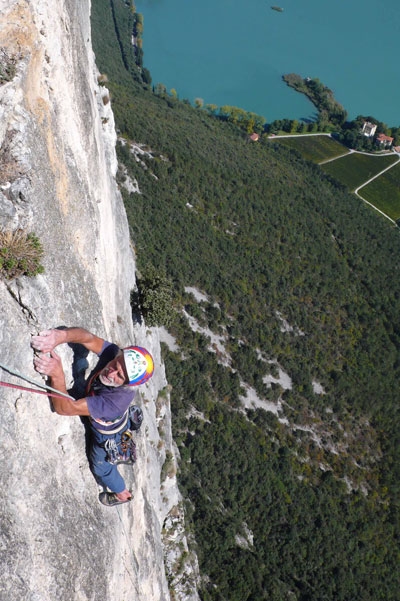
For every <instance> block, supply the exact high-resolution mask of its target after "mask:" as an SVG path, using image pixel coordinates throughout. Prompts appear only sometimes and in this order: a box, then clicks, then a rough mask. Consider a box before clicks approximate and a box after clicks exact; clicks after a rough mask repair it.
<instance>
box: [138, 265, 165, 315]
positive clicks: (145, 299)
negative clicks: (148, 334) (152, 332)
mask: <svg viewBox="0 0 400 601" xmlns="http://www.w3.org/2000/svg"><path fill="white" fill-rule="evenodd" d="M137 287H138V292H137V293H135V292H133V293H132V294H131V305H132V309H133V310H134V311H137V310H139V311H140V312H141V313H142V315H143V317H144V319H145V321H146V324H147V325H149V326H162V325H164V326H168V325H169V324H170V323H171V321H172V317H173V313H174V311H173V295H172V282H171V280H170V279H169V278H167V276H166V275H165V272H160V271H159V270H157V269H156V268H155V267H154V266H153V265H148V266H147V267H146V268H145V270H144V271H143V274H140V275H138V277H137Z"/></svg>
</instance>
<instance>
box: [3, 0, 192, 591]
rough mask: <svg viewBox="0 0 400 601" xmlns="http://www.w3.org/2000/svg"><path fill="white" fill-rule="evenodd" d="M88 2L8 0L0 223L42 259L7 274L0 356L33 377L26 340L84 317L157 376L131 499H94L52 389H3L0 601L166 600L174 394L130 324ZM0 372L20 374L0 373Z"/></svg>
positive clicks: (149, 388)
mask: <svg viewBox="0 0 400 601" xmlns="http://www.w3.org/2000/svg"><path fill="white" fill-rule="evenodd" d="M89 10H90V6H89V2H88V1H85V0H79V1H78V0H57V1H56V2H54V1H53V0H0V49H1V52H0V55H1V56H0V65H1V67H2V68H3V67H5V66H8V67H10V68H9V69H8V70H7V73H6V77H3V78H1V84H0V145H1V150H0V186H1V187H0V228H1V229H11V230H16V229H18V228H20V229H23V230H26V231H28V232H34V233H35V234H36V235H37V236H38V237H39V239H40V240H41V242H42V244H43V248H44V256H43V261H42V262H43V265H44V268H45V271H44V273H43V274H41V275H38V276H36V277H33V278H27V277H20V278H18V279H16V280H14V281H11V282H7V281H0V306H1V314H0V321H1V326H0V342H1V345H0V362H1V363H2V364H3V365H5V366H8V367H10V368H12V369H14V370H17V371H18V372H19V373H22V374H25V375H26V376H28V377H30V378H34V379H36V380H40V379H39V377H38V374H36V373H35V372H34V370H33V365H32V351H31V349H30V346H29V340H30V335H31V334H32V333H35V332H38V331H40V330H41V329H44V328H48V327H57V326H62V325H81V326H83V327H86V328H88V329H89V330H91V331H94V332H95V333H97V334H98V335H99V336H103V337H105V338H108V339H111V340H113V341H114V342H116V343H118V344H121V345H126V344H127V343H132V342H134V343H138V344H142V345H144V346H147V347H148V348H149V349H150V350H151V352H152V353H153V355H154V357H155V362H156V375H155V377H154V378H153V379H152V380H151V381H150V382H149V383H148V384H146V385H145V386H143V387H141V389H140V393H139V396H138V397H137V400H138V404H140V405H141V406H142V408H143V410H144V413H145V420H144V426H143V427H142V430H141V431H140V433H139V434H138V437H137V446H138V462H137V464H136V465H135V467H134V469H132V468H128V467H126V466H123V467H121V468H120V469H121V470H124V475H125V476H126V480H127V483H128V485H129V487H131V488H132V490H133V493H134V500H133V502H132V503H130V504H127V505H122V506H119V507H117V508H113V509H109V508H105V507H104V506H102V505H101V504H100V503H99V502H98V488H97V485H96V484H95V481H94V479H93V477H92V475H91V473H90V471H89V467H88V462H87V458H86V453H85V440H84V429H83V426H82V423H81V421H80V419H79V418H78V417H61V416H58V415H56V414H55V413H52V412H51V409H50V405H49V402H48V399H47V397H46V396H40V395H38V394H31V393H28V392H23V391H19V390H13V389H9V388H2V387H0V396H1V413H0V429H1V442H0V452H1V464H0V466H1V467H0V469H1V480H2V503H1V508H0V516H1V534H0V537H1V538H0V570H1V573H2V577H1V580H0V599H1V601H3V600H4V601H6V600H7V601H9V599H15V600H22V599H23V600H29V601H54V600H55V599H57V600H58V601H75V600H76V601H78V600H79V601H84V600H100V599H101V600H102V601H107V600H110V601H111V600H112V601H125V600H127V599H135V600H137V601H140V600H143V601H144V600H146V601H150V600H157V601H162V600H164V599H166V600H167V599H169V598H170V595H169V591H168V584H167V580H166V577H165V570H164V560H163V544H162V540H161V531H162V528H163V524H164V521H165V519H166V517H167V515H168V514H169V513H170V510H171V508H172V507H174V508H175V507H178V506H179V494H178V491H177V488H176V482H175V476H174V473H175V472H174V471H173V470H172V471H171V472H170V473H168V474H167V475H166V476H165V474H164V476H165V477H166V480H165V481H164V482H163V483H161V480H160V479H161V470H162V466H163V464H164V462H165V458H166V451H170V452H172V450H173V449H172V439H171V436H170V420H169V417H168V416H169V395H168V391H167V390H166V391H165V394H164V393H163V394H162V395H160V394H159V392H160V391H161V390H163V389H165V386H166V381H165V375H164V370H163V366H162V364H161V360H160V351H159V346H160V345H159V340H158V335H157V331H156V330H152V331H149V330H146V329H145V326H144V325H143V324H142V325H138V324H134V323H133V322H132V317H131V310H130V304H129V298H130V291H131V289H132V288H134V286H135V264H134V254H133V251H132V248H131V244H130V239H129V228H128V224H127V220H126V216H125V211H124V207H123V204H122V200H121V197H120V195H119V192H118V190H117V187H116V183H115V179H114V175H115V173H116V157H115V151H114V145H115V131H114V121H113V115H112V111H111V107H110V102H109V98H108V92H107V90H106V88H104V87H99V86H98V85H97V72H96V68H95V63H94V57H93V54H92V49H91V36H90V22H89ZM7 61H8V65H6V63H7ZM3 72H5V71H4V69H3V70H2V71H1V73H3ZM78 350H79V349H73V348H69V347H66V348H60V354H61V357H62V360H63V364H64V368H65V371H66V374H67V383H68V385H69V386H72V385H73V384H76V381H77V379H79V378H80V377H82V375H83V374H84V372H85V370H86V369H88V368H89V367H90V366H91V365H93V361H94V358H92V357H90V356H85V354H80V353H79V352H78ZM72 366H74V368H72ZM0 379H1V380H6V381H8V382H14V383H18V384H23V382H21V381H19V380H17V379H16V378H15V377H14V376H11V375H10V374H9V373H7V372H6V371H4V370H1V372H0ZM157 399H158V402H157ZM160 407H162V408H163V413H162V416H164V417H163V419H162V421H163V424H162V429H161V427H159V426H160V419H161V418H160ZM166 416H167V417H166ZM164 476H163V477H164ZM176 512H177V510H176V509H174V511H173V512H172V514H173V515H175V514H176ZM191 594H192V593H191V592H190V591H187V595H188V598H190V597H191Z"/></svg>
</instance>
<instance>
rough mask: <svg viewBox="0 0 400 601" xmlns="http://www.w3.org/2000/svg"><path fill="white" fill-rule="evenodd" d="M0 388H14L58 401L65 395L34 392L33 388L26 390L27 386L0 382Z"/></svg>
mask: <svg viewBox="0 0 400 601" xmlns="http://www.w3.org/2000/svg"><path fill="white" fill-rule="evenodd" d="M0 386H6V387H7V388H16V389H17V390H25V391H26V392H35V393H36V394H45V395H46V396H54V397H57V398H59V399H65V398H66V395H65V394H57V393H55V392H50V390H49V391H46V390H35V389H34V388H28V387H27V386H19V385H18V384H10V383H9V382H2V381H1V380H0Z"/></svg>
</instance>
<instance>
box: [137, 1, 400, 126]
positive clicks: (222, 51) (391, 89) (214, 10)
mask: <svg viewBox="0 0 400 601" xmlns="http://www.w3.org/2000/svg"><path fill="white" fill-rule="evenodd" d="M272 4H273V2H271V3H270V2H269V1H268V0H247V1H246V2H238V0H202V1H201V2H194V1H193V0H136V7H137V10H138V12H141V13H142V14H143V17H144V33H143V50H144V66H145V67H147V68H148V69H149V70H150V73H151V75H152V80H153V84H157V83H162V84H164V85H165V86H166V88H167V90H168V91H170V90H171V89H172V88H174V89H175V90H176V91H177V93H178V96H179V98H181V99H184V98H186V99H188V100H189V101H190V102H191V103H192V104H193V103H194V100H195V98H202V99H203V100H204V103H205V104H208V103H210V104H216V105H218V106H223V105H224V104H227V105H231V106H238V107H241V108H243V109H245V110H247V111H252V112H255V113H257V114H258V115H262V116H263V117H265V119H266V120H267V121H268V122H271V121H273V120H274V119H282V118H285V117H286V118H289V119H301V118H312V117H313V116H315V110H314V107H313V105H312V104H311V103H310V102H309V101H308V100H307V99H306V98H305V97H304V96H302V95H301V94H298V93H296V92H295V91H294V90H292V89H290V88H288V87H287V86H286V84H285V83H284V82H282V79H281V77H282V75H283V74H285V73H298V74H299V75H302V76H303V77H318V78H319V79H320V80H321V81H322V82H323V83H324V84H325V85H327V86H328V87H329V88H331V89H332V90H333V92H334V95H335V98H336V99H337V100H338V101H339V102H341V103H342V104H343V106H344V107H345V109H346V110H347V111H348V113H349V118H351V119H352V118H354V117H356V116H357V115H359V114H362V115H371V116H373V117H375V118H376V119H379V120H380V121H383V122H385V123H386V124H387V125H389V126H398V125H400V73H399V69H398V62H399V58H396V56H397V57H399V55H400V53H399V49H398V44H399V41H400V0H335V1H334V2H333V1H332V0H330V1H328V0H282V2H279V6H281V7H282V8H283V9H284V10H283V12H277V11H275V10H272V9H271V5H272Z"/></svg>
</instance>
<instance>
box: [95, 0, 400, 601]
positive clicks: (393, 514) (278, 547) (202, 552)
mask: <svg viewBox="0 0 400 601" xmlns="http://www.w3.org/2000/svg"><path fill="white" fill-rule="evenodd" d="M111 5H112V6H113V10H114V12H118V11H123V9H124V7H125V4H124V2H122V0H113V1H112V2H111ZM111 5H110V2H108V1H106V0H95V2H93V5H92V17H93V20H94V23H95V24H96V26H95V27H93V37H94V41H95V47H96V55H97V62H98V65H99V68H100V69H101V72H102V73H105V74H107V75H108V78H109V80H110V82H109V87H110V90H111V97H112V102H113V110H114V113H115V117H116V121H117V127H118V129H119V131H120V132H121V136H123V137H124V139H125V141H134V142H135V143H137V144H139V143H140V144H141V145H143V146H142V148H145V149H146V150H147V151H148V152H146V153H143V154H141V161H142V162H141V163H140V162H137V161H136V160H135V157H134V155H133V154H132V152H130V149H129V146H128V144H126V143H125V144H122V143H120V144H119V145H118V148H117V150H118V155H119V159H120V161H121V162H122V163H123V164H124V165H125V167H126V168H127V170H128V173H129V174H130V176H131V177H132V178H133V177H134V178H136V179H137V180H138V182H139V186H140V190H141V194H133V193H131V194H129V193H128V192H127V191H126V190H125V189H123V188H122V190H121V191H122V194H123V195H124V201H125V206H126V210H127V215H128V219H129V223H130V226H131V229H132V236H133V239H134V242H135V246H136V250H137V255H138V263H139V269H140V271H141V272H143V273H144V269H145V267H146V266H147V265H148V263H149V262H150V263H151V265H152V266H153V267H154V268H155V269H156V270H159V271H160V273H162V274H165V275H166V276H167V277H168V278H170V279H171V280H172V282H173V294H174V304H175V305H176V306H182V307H184V309H185V314H184V313H183V312H176V314H174V317H173V321H172V322H171V325H170V326H169V331H170V332H171V333H172V334H173V336H174V337H175V339H176V342H177V344H178V345H179V351H178V352H172V351H171V350H169V349H168V348H167V347H166V346H165V345H163V356H164V360H165V365H166V370H167V378H168V382H169V384H171V386H172V391H171V405H172V411H173V434H174V439H175V441H176V443H177V445H178V448H179V452H180V457H181V460H180V464H179V466H178V478H179V484H180V487H181V490H182V492H183V494H184V496H185V498H186V500H187V504H186V516H187V522H188V524H189V527H190V528H191V529H192V532H193V534H194V538H195V540H196V542H197V549H196V551H197V553H198V557H199V562H200V570H201V573H202V576H203V580H202V586H201V590H200V591H199V593H200V598H201V599H202V601H225V600H226V599H229V600H230V601H262V600H268V601H292V600H297V601H310V600H312V601H348V600H349V599H357V600H360V601H362V600H365V601H395V600H396V601H397V598H398V582H397V580H398V579H397V570H398V560H399V555H398V540H399V535H400V524H399V506H398V499H399V493H400V490H399V486H400V485H399V483H400V438H399V413H398V398H397V397H398V394H397V385H398V379H399V376H400V353H399V349H400V327H399V325H398V315H399V312H400V280H399V278H397V271H398V266H397V262H396V257H397V256H398V255H399V252H400V238H399V235H398V230H397V228H393V227H391V226H390V225H389V224H388V222H386V221H385V220H383V219H381V218H379V217H377V215H376V213H375V212H374V211H372V210H371V209H370V208H369V207H367V206H366V205H365V204H364V203H361V202H360V200H359V199H357V198H356V197H355V196H354V195H353V194H350V193H348V192H346V191H345V189H344V187H343V186H342V185H340V184H339V183H336V182H335V181H334V180H333V179H332V178H331V177H330V176H327V175H326V174H324V172H323V171H322V170H321V169H320V168H319V167H318V166H317V165H313V164H312V163H310V162H307V161H305V160H303V159H302V158H301V156H300V155H299V153H298V152H297V151H295V150H293V149H291V148H287V147H285V146H284V145H283V144H280V143H279V144H278V143H277V144H271V142H270V141H269V140H267V139H266V138H265V137H264V136H262V137H261V139H260V141H259V142H257V143H256V144H254V143H249V141H248V136H247V134H246V132H245V131H243V130H241V129H240V128H238V127H237V126H236V125H235V124H234V123H231V122H230V121H229V120H228V119H227V120H226V121H223V120H221V119H220V118H216V117H215V116H214V115H213V114H212V113H211V111H208V110H203V109H202V108H200V107H199V108H195V107H191V106H190V105H189V104H188V103H185V102H180V101H179V100H178V99H177V97H176V95H174V94H171V95H168V94H167V93H166V92H163V93H162V94H160V93H159V92H161V88H159V89H157V90H155V91H154V92H156V93H153V91H152V90H151V89H150V86H149V85H148V84H145V83H143V81H142V83H141V82H140V81H139V80H138V79H137V78H136V79H135V78H134V77H133V76H132V73H134V74H135V77H136V75H137V73H138V71H134V70H133V71H132V69H131V67H129V68H128V69H126V68H124V67H123V61H121V51H120V46H119V42H118V40H119V36H120V35H121V30H119V33H118V34H117V35H116V36H115V40H114V44H113V45H112V44H111V33H112V31H113V29H114V21H113V15H112V10H111ZM125 10H126V7H125ZM128 34H130V32H128ZM114 35H115V34H114ZM103 39H104V40H105V44H106V46H105V47H103V46H102V41H103ZM116 41H117V43H116ZM389 173H390V172H389ZM187 286H191V287H196V288H198V289H199V290H200V291H202V292H203V293H205V294H207V295H208V297H209V301H208V302H207V301H205V300H202V301H200V302H199V301H197V300H196V299H195V298H194V296H193V295H192V294H189V293H188V292H185V287H187ZM186 314H189V315H190V317H191V320H193V322H194V323H196V324H197V325H198V330H199V331H194V328H193V329H192V328H191V327H189V323H188V319H187V318H186V317H185V315H186ZM283 320H284V321H285V322H287V324H288V327H283ZM211 333H212V334H213V335H214V336H218V337H219V340H220V341H221V344H223V348H224V350H221V346H218V345H217V344H216V343H215V341H214V340H213V339H211ZM279 369H281V370H283V371H284V372H286V373H287V374H288V375H289V376H290V379H291V388H284V387H283V385H281V384H279V383H275V384H272V385H271V386H270V385H268V384H267V377H268V376H273V377H275V378H277V376H278V373H277V372H279ZM314 382H318V383H320V385H321V386H322V388H323V392H324V394H317V393H316V392H315V388H314V385H313V384H314ZM245 384H246V385H247V386H251V387H252V388H253V390H254V391H255V393H257V394H258V396H259V398H260V399H262V400H263V401H268V402H275V403H276V402H277V401H278V400H280V402H281V406H282V413H281V414H280V415H281V417H282V418H285V419H286V420H287V421H288V424H289V425H285V424H284V423H282V421H281V420H279V419H278V417H277V416H276V415H274V414H273V413H271V412H267V411H264V410H263V409H261V408H259V409H254V410H251V409H248V410H246V411H245V410H242V411H238V408H239V407H242V404H241V397H243V396H245V390H244V386H245ZM168 467H171V468H172V466H168ZM166 468H167V465H166V467H165V468H164V472H166V471H167V469H166ZM163 475H164V473H163Z"/></svg>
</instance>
